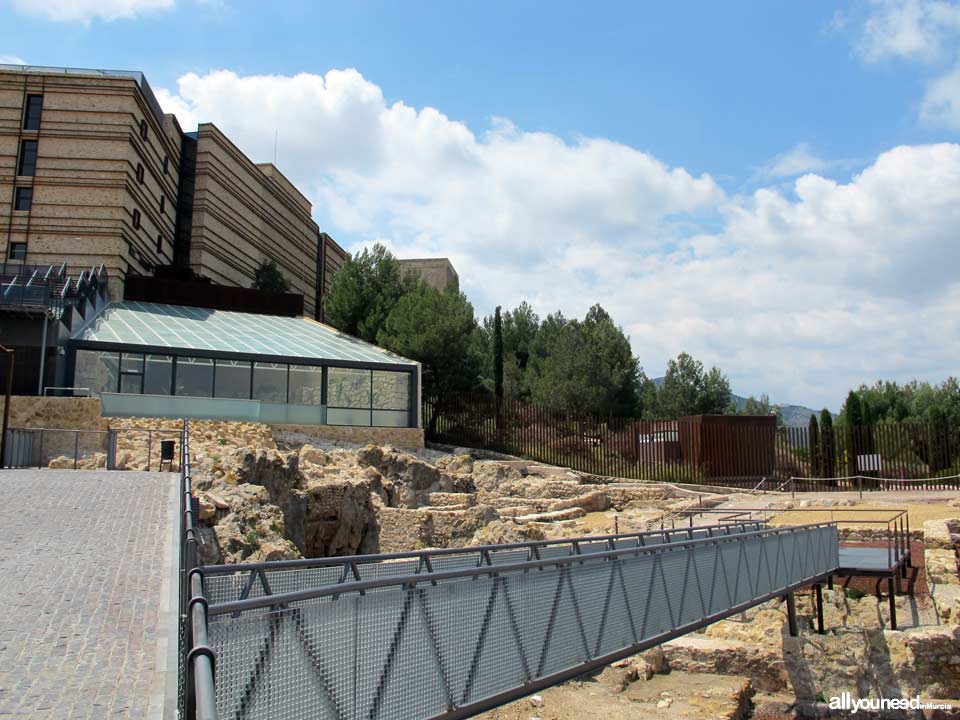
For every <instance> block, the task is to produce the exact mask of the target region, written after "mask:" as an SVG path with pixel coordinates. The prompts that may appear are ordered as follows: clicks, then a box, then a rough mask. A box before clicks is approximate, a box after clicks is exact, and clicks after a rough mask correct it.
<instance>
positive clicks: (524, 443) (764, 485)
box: [423, 393, 960, 492]
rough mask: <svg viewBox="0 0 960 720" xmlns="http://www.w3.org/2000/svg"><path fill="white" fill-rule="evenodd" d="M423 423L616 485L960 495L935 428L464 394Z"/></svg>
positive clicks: (428, 413)
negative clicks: (794, 422) (674, 416)
mask: <svg viewBox="0 0 960 720" xmlns="http://www.w3.org/2000/svg"><path fill="white" fill-rule="evenodd" d="M423 424H424V428H425V430H426V435H427V440H428V441H430V442H433V443H439V444H447V445H458V446H463V447H468V448H477V449H483V450H489V451H493V452H500V453H506V454H509V455H516V456H520V457H525V458H529V459H531V460H536V461H539V462H545V463H550V464H553V465H562V466H565V467H569V468H572V469H574V470H578V471H580V472H585V473H590V474H594V475H602V476H610V477H622V478H629V479H637V480H649V481H667V482H698V483H709V484H712V485H724V486H731V487H741V488H744V489H755V490H776V489H789V490H793V491H800V492H802V491H824V490H846V491H850V490H854V491H855V490H888V489H950V488H953V489H956V488H960V428H956V427H942V426H934V425H930V424H925V423H901V424H876V425H870V426H863V427H834V428H827V429H822V428H821V429H820V431H818V432H816V433H814V434H812V435H811V433H810V431H809V430H808V428H806V427H780V428H778V427H776V421H775V419H774V418H773V417H741V416H693V417H690V418H680V419H678V420H656V421H650V420H638V419H636V418H625V417H604V416H599V415H594V414H590V413H581V412H572V411H564V410H557V409H554V408H549V407H545V406H540V405H536V404H531V403H525V402H520V401H518V400H515V399H511V398H502V399H499V400H498V399H497V398H496V397H495V396H493V395H490V394H484V393H455V394H449V395H446V396H444V397H443V398H442V399H441V398H436V397H427V398H425V400H424V404H423ZM788 484H789V487H787V485H788Z"/></svg>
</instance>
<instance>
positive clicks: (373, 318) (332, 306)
mask: <svg viewBox="0 0 960 720" xmlns="http://www.w3.org/2000/svg"><path fill="white" fill-rule="evenodd" d="M419 284H420V281H419V280H417V279H416V278H414V277H413V276H412V275H405V274H404V273H403V269H402V267H401V266H400V263H399V262H398V261H397V259H396V258H395V257H394V256H393V255H392V254H391V253H390V251H389V250H387V248H386V247H384V246H383V245H381V244H380V243H377V244H376V245H374V246H373V249H372V250H371V249H367V248H364V250H363V251H362V252H361V253H360V254H359V255H357V256H355V257H353V258H348V259H347V261H346V262H345V263H344V264H343V266H342V267H341V268H340V269H339V270H338V271H337V273H336V274H335V275H334V276H333V282H332V283H331V286H330V293H329V294H328V296H327V297H326V299H325V300H324V305H323V306H324V309H325V310H326V317H327V319H328V320H329V321H330V324H331V325H333V326H334V327H336V328H339V329H340V330H342V331H343V332H345V333H349V334H350V335H353V336H355V337H358V338H361V339H362V340H366V341H367V342H371V343H375V342H377V337H378V335H379V334H380V330H381V329H382V328H383V326H384V323H385V322H386V320H387V317H388V316H389V315H390V313H391V312H392V311H393V309H394V307H396V305H397V303H398V302H399V301H400V298H401V297H403V296H404V295H405V294H407V293H410V292H412V291H413V290H414V289H416V287H417V285H419Z"/></svg>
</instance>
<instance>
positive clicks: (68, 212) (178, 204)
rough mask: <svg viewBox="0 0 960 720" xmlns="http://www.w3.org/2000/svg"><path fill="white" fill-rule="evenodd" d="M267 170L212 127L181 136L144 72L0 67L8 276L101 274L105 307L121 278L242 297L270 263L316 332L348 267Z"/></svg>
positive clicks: (2, 243) (0, 201) (0, 165)
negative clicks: (38, 269)
mask: <svg viewBox="0 0 960 720" xmlns="http://www.w3.org/2000/svg"><path fill="white" fill-rule="evenodd" d="M311 210H312V208H311V205H310V202H309V201H308V200H307V199H306V197H304V196H303V194H302V193H301V192H300V191H299V190H297V188H296V187H294V185H293V184H292V183H291V182H290V181H289V180H287V178H286V177H284V176H283V174H282V173H281V172H280V170H279V169H278V168H276V167H275V166H274V165H272V164H269V163H266V164H256V163H254V162H253V161H252V160H250V159H249V158H248V157H247V156H246V155H245V154H244V153H243V152H242V151H241V150H240V149H239V148H237V147H236V145H234V144H233V143H232V142H231V141H230V140H229V138H227V137H226V135H224V134H223V133H222V132H221V131H220V130H219V129H218V128H217V127H216V126H215V125H212V124H209V123H204V124H201V125H200V126H199V127H198V128H197V130H196V132H190V133H184V132H183V131H182V129H181V128H180V126H179V125H178V123H177V120H176V118H175V117H174V116H173V115H171V114H164V113H163V111H162V110H161V108H160V105H159V103H158V102H157V100H156V97H155V96H154V94H153V92H152V90H151V89H150V86H149V84H148V83H147V80H146V78H145V77H144V76H143V74H142V73H139V72H125V71H102V70H73V69H67V68H42V67H27V66H10V65H5V66H0V253H2V256H3V267H2V270H3V274H4V276H5V277H9V276H11V274H12V270H11V268H16V267H17V266H49V265H55V266H61V265H65V269H66V274H67V275H68V276H76V275H77V274H78V273H80V272H83V271H89V270H90V269H91V268H93V269H96V268H99V267H100V266H101V265H103V266H104V268H105V270H106V276H107V277H108V278H109V286H110V295H111V297H114V298H122V297H123V285H124V280H125V278H126V277H127V276H128V275H138V276H150V275H152V274H153V273H154V272H155V270H156V269H157V268H159V267H178V268H181V269H184V268H189V269H190V270H192V271H193V273H194V274H195V275H197V276H200V277H203V278H207V279H209V280H211V281H212V282H213V283H215V284H219V285H232V286H240V287H250V285H251V284H252V282H253V276H254V271H255V270H256V268H257V266H258V265H259V264H260V263H261V262H263V261H265V260H273V261H274V262H276V263H277V265H278V266H279V268H280V270H281V272H282V273H283V275H284V276H285V277H286V279H287V280H288V281H289V283H290V286H291V291H292V292H295V293H297V294H301V295H303V298H304V312H305V314H307V315H308V316H309V317H313V318H315V319H322V294H323V292H324V290H325V288H326V287H328V286H329V277H330V276H332V274H333V273H334V272H335V271H336V269H337V268H339V267H340V265H341V264H342V263H343V262H344V261H345V259H346V257H347V253H346V252H345V251H344V250H343V248H341V247H340V246H339V245H337V243H336V242H335V241H334V240H333V239H332V238H331V237H330V236H329V235H328V234H326V233H321V232H320V229H319V227H318V226H317V224H316V223H315V222H314V221H313V219H312V217H311Z"/></svg>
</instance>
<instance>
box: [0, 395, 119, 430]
mask: <svg viewBox="0 0 960 720" xmlns="http://www.w3.org/2000/svg"><path fill="white" fill-rule="evenodd" d="M4 402H5V400H4V398H2V397H0V412H3V405H4ZM10 427H12V428H69V429H71V430H76V429H80V430H106V429H107V421H106V420H104V419H103V418H102V417H101V416H100V400H99V399H98V398H64V397H29V396H24V395H14V396H13V397H12V398H10Z"/></svg>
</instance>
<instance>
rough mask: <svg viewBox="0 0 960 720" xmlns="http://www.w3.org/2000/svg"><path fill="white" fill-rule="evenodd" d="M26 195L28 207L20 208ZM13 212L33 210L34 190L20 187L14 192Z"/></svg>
mask: <svg viewBox="0 0 960 720" xmlns="http://www.w3.org/2000/svg"><path fill="white" fill-rule="evenodd" d="M24 195H26V196H27V203H26V204H27V207H20V203H21V201H22V200H23V197H24ZM13 210H14V212H30V211H31V210H33V188H32V187H23V186H21V187H18V188H16V189H15V190H14V191H13Z"/></svg>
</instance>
